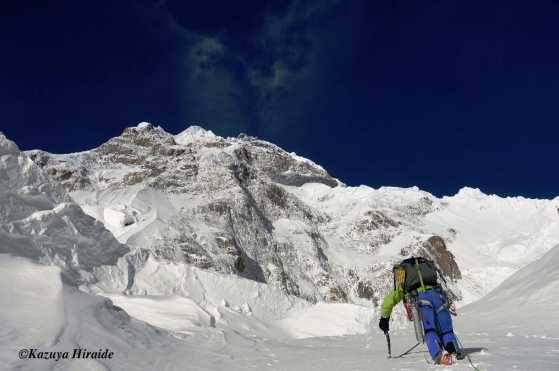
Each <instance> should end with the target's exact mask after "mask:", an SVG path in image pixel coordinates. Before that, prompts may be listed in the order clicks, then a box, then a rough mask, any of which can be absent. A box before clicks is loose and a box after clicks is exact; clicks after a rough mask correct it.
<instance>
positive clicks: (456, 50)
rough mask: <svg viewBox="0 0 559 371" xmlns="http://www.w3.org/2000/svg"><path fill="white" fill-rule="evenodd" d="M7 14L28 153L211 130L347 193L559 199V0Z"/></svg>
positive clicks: (11, 88)
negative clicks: (263, 143)
mask: <svg viewBox="0 0 559 371" xmlns="http://www.w3.org/2000/svg"><path fill="white" fill-rule="evenodd" d="M10 3H12V4H11V5H7V4H8V3H2V5H0V15H1V22H0V39H1V40H0V41H1V43H0V51H1V52H0V112H1V121H0V130H1V131H3V132H5V134H6V135H7V136H8V137H10V138H11V139H13V140H15V141H16V142H17V143H18V144H19V146H20V147H21V148H23V149H31V148H41V149H45V150H48V151H51V152H58V153H61V152H70V151H79V150H84V149H89V148H92V147H95V146H98V145H99V144H101V143H102V142H103V141H105V140H107V139H109V138H110V137H112V136H115V135H118V134H120V132H121V131H122V129H123V128H124V127H127V126H131V125H135V124H136V123H138V122H140V121H150V122H153V123H156V124H159V125H161V126H163V127H164V128H165V129H166V130H167V131H169V132H179V131H181V130H182V129H184V128H185V127H186V126H188V124H191V123H198V124H200V125H202V126H204V127H206V128H209V129H212V130H213V131H214V132H216V133H217V134H220V135H223V136H226V135H237V134H238V133H240V132H244V133H247V134H250V135H255V136H258V137H260V138H262V139H265V140H269V141H272V142H274V143H276V144H278V145H280V146H282V147H284V148H285V149H287V150H289V151H295V152H297V153H298V154H301V155H304V156H306V157H309V158H311V159H313V160H314V161H316V162H318V163H320V164H321V165H323V166H324V167H325V168H327V169H328V170H329V171H330V172H331V173H332V174H333V175H334V176H336V177H338V178H340V179H341V180H342V181H344V182H346V183H347V184H350V185H358V184H367V185H371V186H374V187H378V186H382V185H393V186H412V185H417V186H419V187H421V188H423V189H425V190H427V191H430V192H432V193H434V194H436V195H443V194H447V195H448V194H454V193H455V192H456V191H457V190H458V189H459V188H460V187H462V186H465V185H468V186H473V187H480V188H481V189H482V190H483V191H484V192H486V193H497V194H500V195H524V196H529V197H548V198H549V197H555V196H557V195H559V187H558V186H557V185H558V182H559V172H558V171H557V170H558V167H557V157H558V156H557V147H558V146H557V144H556V142H557V139H558V138H559V127H558V123H559V111H558V107H559V26H558V25H557V24H558V21H557V20H558V19H559V3H558V2H554V1H537V2H526V1H514V0H508V1H491V2H489V1H479V2H478V1H452V0H444V1H443V0H441V1H428V0H422V1H409V0H401V1H400V0H391V1H384V2H381V1H359V0H352V1H336V0H329V1H290V2H288V1H271V2H266V1H256V0H251V1H243V2H226V1H212V0H205V1H202V2H189V1H179V0H169V1H48V2H47V1H21V2H10ZM239 3H242V4H239ZM225 4H229V5H225Z"/></svg>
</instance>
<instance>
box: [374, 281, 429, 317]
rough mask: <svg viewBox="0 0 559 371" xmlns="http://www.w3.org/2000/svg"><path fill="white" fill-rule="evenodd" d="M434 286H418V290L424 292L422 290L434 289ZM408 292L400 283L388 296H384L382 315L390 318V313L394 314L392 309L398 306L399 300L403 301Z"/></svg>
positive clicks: (381, 308)
mask: <svg viewBox="0 0 559 371" xmlns="http://www.w3.org/2000/svg"><path fill="white" fill-rule="evenodd" d="M432 288H433V287H432V286H428V285H426V286H424V288H423V289H422V288H418V289H417V291H418V292H422V291H426V290H429V289H432ZM405 295H406V293H405V291H404V287H403V286H402V285H398V287H396V289H394V290H392V291H390V292H389V293H388V294H386V296H385V297H384V300H383V301H382V306H381V307H380V316H381V317H384V318H388V317H390V314H392V309H393V308H394V307H395V306H396V304H398V303H399V302H401V301H402V299H403V298H404V297H405Z"/></svg>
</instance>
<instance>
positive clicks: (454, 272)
mask: <svg viewBox="0 0 559 371" xmlns="http://www.w3.org/2000/svg"><path fill="white" fill-rule="evenodd" d="M423 249H424V250H425V252H426V255H427V256H429V257H430V258H431V259H432V260H433V261H434V262H435V263H436V264H437V265H438V267H439V269H440V270H441V271H442V272H443V273H444V275H445V276H447V277H450V278H451V279H453V280H456V279H461V278H462V273H461V272H460V268H459V267H458V264H456V260H455V259H454V255H453V254H452V253H451V252H450V251H448V249H447V247H446V244H445V242H444V240H443V239H442V237H439V236H433V237H430V238H429V239H428V240H427V241H425V243H424V244H423Z"/></svg>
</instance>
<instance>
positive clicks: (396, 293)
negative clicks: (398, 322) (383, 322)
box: [380, 285, 404, 318]
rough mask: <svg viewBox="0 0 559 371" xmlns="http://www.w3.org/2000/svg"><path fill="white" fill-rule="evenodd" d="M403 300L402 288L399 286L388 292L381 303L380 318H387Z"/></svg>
mask: <svg viewBox="0 0 559 371" xmlns="http://www.w3.org/2000/svg"><path fill="white" fill-rule="evenodd" d="M403 298H404V288H403V287H402V286H401V285H398V287H397V288H396V289H394V290H392V291H390V292H389V293H388V294H386V296H385V297H384V300H383V301H382V307H381V308H380V315H381V317H384V318H388V317H390V314H391V313H392V308H394V307H395V306H396V304H398V303H399V302H401V301H402V299H403Z"/></svg>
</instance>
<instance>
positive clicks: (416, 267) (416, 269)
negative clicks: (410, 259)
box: [415, 258, 427, 291]
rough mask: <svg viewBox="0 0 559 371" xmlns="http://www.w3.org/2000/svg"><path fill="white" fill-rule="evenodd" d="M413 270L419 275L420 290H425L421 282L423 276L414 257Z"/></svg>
mask: <svg viewBox="0 0 559 371" xmlns="http://www.w3.org/2000/svg"><path fill="white" fill-rule="evenodd" d="M415 271H416V272H417V276H418V277H419V282H420V283H421V290H422V291H426V290H427V288H426V287H425V284H424V283H423V276H422V275H421V270H420V269H419V261H418V260H417V258H415Z"/></svg>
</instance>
